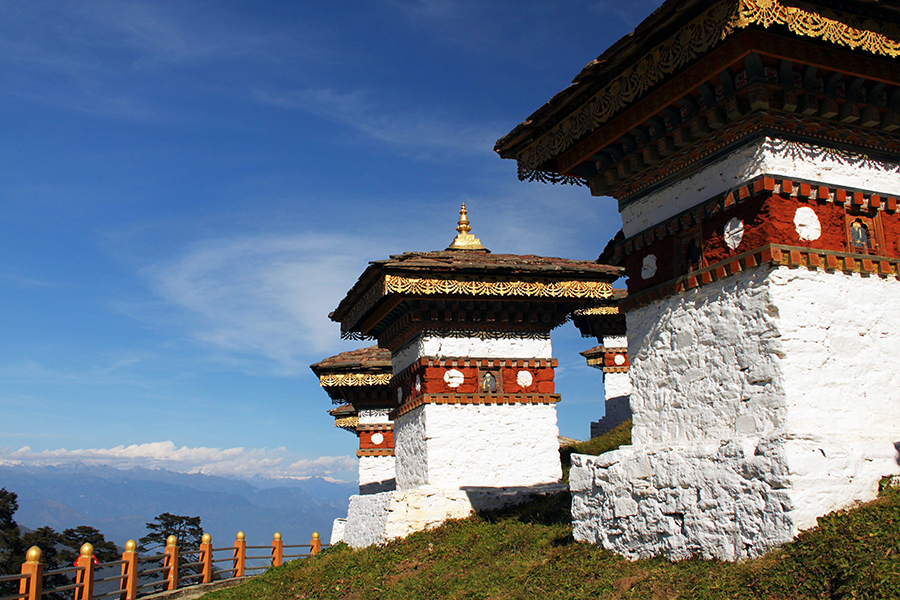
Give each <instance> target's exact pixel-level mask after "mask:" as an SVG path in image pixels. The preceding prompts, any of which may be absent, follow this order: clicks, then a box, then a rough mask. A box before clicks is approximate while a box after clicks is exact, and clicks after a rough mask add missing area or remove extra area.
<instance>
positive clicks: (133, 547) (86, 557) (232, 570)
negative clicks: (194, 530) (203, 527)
mask: <svg viewBox="0 0 900 600" xmlns="http://www.w3.org/2000/svg"><path fill="white" fill-rule="evenodd" d="M322 547H323V546H322V543H321V541H320V540H319V534H318V533H313V535H312V539H311V540H310V543H309V544H296V545H291V546H286V545H284V542H282V540H281V534H280V533H276V534H275V535H274V536H273V539H272V544H271V545H270V546H248V545H247V542H246V540H245V539H244V532H243V531H239V532H238V534H237V538H236V539H235V542H234V546H229V547H224V548H213V547H212V540H211V538H210V536H209V534H204V535H203V538H202V540H201V543H200V548H199V549H197V550H186V551H184V552H181V551H179V548H178V540H177V539H176V538H175V536H174V535H172V536H169V538H168V539H167V540H166V547H165V550H164V552H163V553H162V554H156V555H152V556H138V552H137V544H136V543H135V541H134V540H128V542H126V543H125V552H124V553H123V554H122V560H116V561H112V562H105V563H99V564H94V557H93V554H94V547H93V546H91V544H84V545H83V546H82V547H81V551H80V554H79V556H78V560H77V561H76V563H75V566H74V567H68V568H65V569H52V570H49V571H45V570H44V565H43V564H42V563H41V556H42V552H41V549H40V548H38V547H37V546H32V547H31V548H29V550H28V552H27V553H26V554H25V563H24V564H23V565H22V572H21V573H20V574H18V575H0V584H2V583H4V582H6V583H10V582H12V583H15V582H18V583H19V593H18V594H14V595H11V596H3V597H2V598H0V600H41V595H44V594H51V593H59V592H66V591H70V590H74V600H100V599H102V598H118V599H119V600H134V599H135V598H138V597H140V596H142V595H147V594H151V593H156V592H158V591H163V590H165V591H172V590H177V589H181V588H184V587H190V586H191V585H199V584H203V583H212V582H213V581H225V580H228V579H236V578H240V577H246V576H247V575H248V572H250V574H254V575H255V574H256V572H258V571H262V570H265V569H268V568H269V567H270V566H271V567H278V566H281V564H282V563H284V561H285V559H295V558H304V557H307V556H313V555H315V554H318V553H319V552H320V551H321V550H322ZM285 549H287V550H292V549H301V550H300V551H299V552H297V553H295V554H285V553H284V551H285ZM303 549H306V551H305V552H304V551H303ZM247 550H269V553H268V554H265V555H260V556H247ZM217 552H218V553H219V555H220V556H221V555H222V554H223V553H225V554H226V555H227V556H226V557H224V558H216V553H217ZM190 558H196V560H190ZM186 559H187V560H186ZM248 561H250V562H249V563H248ZM222 563H226V565H225V568H216V565H221V564H222ZM119 566H121V574H119V575H106V576H104V577H100V578H96V577H95V576H96V575H97V574H98V573H99V572H101V571H103V570H109V569H114V568H115V567H119ZM59 575H63V576H67V577H72V578H73V579H74V583H72V584H69V585H62V586H58V587H54V588H44V585H43V584H44V579H46V578H48V577H51V576H59ZM184 583H188V585H182V584H184ZM101 588H106V589H108V590H109V591H101ZM110 588H111V589H110Z"/></svg>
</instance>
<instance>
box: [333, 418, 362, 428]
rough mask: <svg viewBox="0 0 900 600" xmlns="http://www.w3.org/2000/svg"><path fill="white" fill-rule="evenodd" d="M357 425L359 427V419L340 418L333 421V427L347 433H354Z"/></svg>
mask: <svg viewBox="0 0 900 600" xmlns="http://www.w3.org/2000/svg"><path fill="white" fill-rule="evenodd" d="M357 425H359V417H341V418H339V419H335V420H334V426H335V427H339V428H341V429H346V430H348V431H356V426H357Z"/></svg>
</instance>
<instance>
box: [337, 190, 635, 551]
mask: <svg viewBox="0 0 900 600" xmlns="http://www.w3.org/2000/svg"><path fill="white" fill-rule="evenodd" d="M457 231H458V235H457V236H456V238H455V239H454V240H453V242H452V243H451V244H450V246H449V247H448V248H447V249H446V250H443V251H436V252H407V253H405V254H401V255H396V256H392V257H390V258H389V259H388V260H381V261H376V262H373V263H370V266H369V267H368V268H367V269H366V270H365V272H364V273H363V274H362V275H361V276H360V278H359V281H357V282H356V284H355V285H354V286H353V288H352V289H351V290H350V291H349V292H348V293H347V295H346V297H345V298H344V299H343V300H342V301H341V303H340V305H339V306H338V308H337V309H336V310H335V311H334V312H333V313H332V314H331V315H330V316H331V319H332V320H334V321H337V322H339V323H340V324H341V331H342V334H343V335H344V336H345V337H350V338H368V339H375V340H377V341H378V345H379V347H381V348H386V349H388V350H390V352H391V363H392V371H393V378H392V380H391V394H392V396H393V400H394V402H395V403H396V406H397V408H396V409H395V410H394V411H393V412H392V414H391V418H392V419H393V421H394V454H395V460H396V463H395V465H396V484H397V485H396V491H393V492H384V493H380V494H372V495H365V496H353V497H352V498H351V502H350V512H349V515H348V520H347V528H346V532H345V534H344V539H345V541H347V542H348V543H349V544H350V545H351V546H365V545H368V544H371V543H378V542H383V541H385V540H387V539H390V538H393V537H399V536H404V535H407V534H409V533H412V532H413V531H417V530H420V529H424V528H425V527H428V526H431V525H435V524H437V523H440V522H442V521H444V520H445V519H447V518H453V517H462V516H466V515H467V514H469V513H470V512H471V511H472V510H474V509H480V508H496V507H499V506H502V505H503V504H508V503H511V502H519V501H522V500H523V499H525V498H527V497H529V496H530V495H533V494H536V493H543V492H546V491H548V490H556V489H558V488H559V487H560V486H559V483H558V482H559V479H560V477H561V470H560V460H559V447H558V441H557V436H558V428H557V425H556V407H555V405H556V403H557V402H559V400H560V397H559V395H558V394H556V393H555V387H554V382H553V381H554V369H555V368H556V365H557V361H556V360H555V359H554V358H553V356H552V351H551V344H550V331H551V330H552V329H553V328H555V327H557V326H559V325H561V324H562V323H564V322H565V321H566V320H567V319H568V317H569V315H570V314H571V313H572V311H573V310H576V309H578V308H579V307H581V306H583V305H585V304H587V303H589V302H593V301H597V300H599V299H603V298H607V297H609V296H610V294H611V285H610V283H611V282H612V281H613V280H615V279H616V278H617V277H618V276H619V273H620V270H619V269H618V268H616V267H609V266H604V265H598V264H597V263H595V262H590V261H573V260H567V259H562V258H546V257H540V256H530V255H526V256H521V255H511V254H492V253H491V252H490V251H488V250H487V249H485V248H484V247H483V246H482V245H481V243H480V241H479V240H478V239H477V238H475V237H474V236H473V235H472V234H471V233H470V231H471V226H470V225H469V222H468V217H467V212H466V208H465V205H463V207H462V209H461V210H460V219H459V224H458V226H457Z"/></svg>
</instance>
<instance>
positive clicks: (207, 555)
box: [200, 533, 212, 583]
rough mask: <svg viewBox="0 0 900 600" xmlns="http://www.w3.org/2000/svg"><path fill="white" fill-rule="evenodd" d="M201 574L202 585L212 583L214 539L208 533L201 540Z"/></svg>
mask: <svg viewBox="0 0 900 600" xmlns="http://www.w3.org/2000/svg"><path fill="white" fill-rule="evenodd" d="M200 562H201V563H203V564H202V565H200V572H201V573H202V574H203V578H202V579H201V580H200V583H209V582H210V581H212V537H211V536H210V535H209V534H208V533H204V534H203V537H202V538H200Z"/></svg>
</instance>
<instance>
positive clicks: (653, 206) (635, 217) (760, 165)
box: [621, 138, 900, 337]
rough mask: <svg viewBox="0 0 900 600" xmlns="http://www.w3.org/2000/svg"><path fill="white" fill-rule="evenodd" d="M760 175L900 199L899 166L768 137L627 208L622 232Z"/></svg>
mask: <svg viewBox="0 0 900 600" xmlns="http://www.w3.org/2000/svg"><path fill="white" fill-rule="evenodd" d="M759 175H776V176H782V177H787V178H789V179H803V180H806V181H818V182H822V183H823V184H826V185H832V186H839V187H850V188H855V189H865V190H877V191H880V192H882V193H884V194H886V195H895V196H896V195H897V194H900V165H898V164H896V163H891V162H886V161H877V160H870V159H866V160H862V159H860V157H859V156H858V155H853V154H848V153H841V152H839V151H835V150H833V149H824V148H821V147H818V146H814V145H811V144H803V143H800V142H786V141H783V140H779V139H776V138H766V139H765V140H759V141H755V142H753V143H751V144H748V145H747V146H744V147H743V148H740V149H738V150H736V151H734V152H732V153H731V154H729V156H728V157H727V158H724V159H722V160H720V161H719V162H716V163H713V164H711V165H709V166H707V167H704V168H703V169H701V170H699V171H698V172H697V173H695V174H694V175H692V176H691V177H686V178H684V179H682V180H680V181H677V182H675V183H673V184H672V185H670V186H667V187H665V188H663V189H662V190H660V191H658V192H654V193H651V194H648V195H647V196H645V197H643V198H641V199H639V200H637V201H635V202H633V203H631V204H629V205H628V206H625V207H624V208H623V209H622V211H621V214H622V230H623V233H624V234H625V237H626V238H627V237H631V236H633V235H636V234H637V233H639V232H641V231H643V230H645V229H647V228H649V227H653V226H654V225H656V224H657V223H660V222H661V221H663V220H665V219H669V218H672V217H674V216H675V215H677V214H679V213H681V212H683V211H685V210H688V209H691V208H693V207H695V206H696V205H698V204H700V203H701V202H705V201H708V200H709V199H710V198H712V197H713V196H716V195H717V194H722V193H725V192H727V191H729V190H732V189H734V188H736V187H738V186H740V185H743V184H744V183H746V182H747V181H749V180H751V179H753V178H755V177H757V176H759ZM629 337H631V336H630V334H629Z"/></svg>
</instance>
